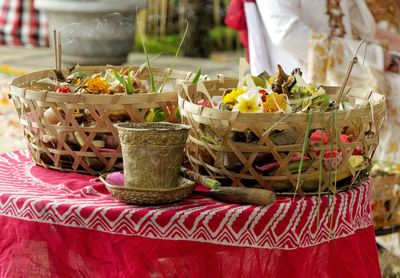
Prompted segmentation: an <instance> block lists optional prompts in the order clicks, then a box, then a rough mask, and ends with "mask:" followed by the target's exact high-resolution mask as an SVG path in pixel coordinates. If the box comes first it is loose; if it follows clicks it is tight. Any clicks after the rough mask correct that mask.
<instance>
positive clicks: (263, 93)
mask: <svg viewBox="0 0 400 278" xmlns="http://www.w3.org/2000/svg"><path fill="white" fill-rule="evenodd" d="M258 92H259V93H260V94H261V100H262V102H264V101H265V100H266V98H267V91H266V90H264V89H260V90H258Z"/></svg>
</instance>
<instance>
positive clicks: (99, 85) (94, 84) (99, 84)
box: [86, 76, 109, 94]
mask: <svg viewBox="0 0 400 278" xmlns="http://www.w3.org/2000/svg"><path fill="white" fill-rule="evenodd" d="M86 86H87V87H86V89H87V90H88V91H89V92H91V93H93V94H99V93H108V87H109V84H108V82H107V81H105V80H103V79H101V78H100V77H99V76H93V77H92V78H90V79H89V80H88V82H87V85H86Z"/></svg>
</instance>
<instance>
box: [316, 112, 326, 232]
mask: <svg viewBox="0 0 400 278" xmlns="http://www.w3.org/2000/svg"><path fill="white" fill-rule="evenodd" d="M324 129H325V113H324V111H322V113H321V141H320V145H321V146H322V145H323V144H324V136H322V132H323V131H324ZM323 157H324V154H323V151H320V153H319V179H318V198H317V199H318V203H317V227H319V224H320V221H321V219H320V209H321V186H322V167H323V166H322V160H323Z"/></svg>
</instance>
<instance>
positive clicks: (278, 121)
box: [261, 112, 293, 136]
mask: <svg viewBox="0 0 400 278" xmlns="http://www.w3.org/2000/svg"><path fill="white" fill-rule="evenodd" d="M291 114H293V112H289V113H287V114H285V116H283V117H282V118H280V119H279V120H277V121H276V122H275V123H274V124H273V125H272V126H271V127H270V128H268V130H266V131H265V132H264V133H263V134H262V135H261V136H265V135H267V134H268V133H270V132H271V130H273V129H274V128H275V127H276V126H277V125H278V124H279V123H280V122H282V121H283V120H284V119H286V118H287V117H289V116H290V115H291Z"/></svg>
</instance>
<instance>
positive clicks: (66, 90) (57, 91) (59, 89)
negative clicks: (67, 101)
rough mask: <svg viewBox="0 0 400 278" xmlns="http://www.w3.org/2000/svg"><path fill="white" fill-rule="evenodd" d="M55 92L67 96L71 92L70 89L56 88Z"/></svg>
mask: <svg viewBox="0 0 400 278" xmlns="http://www.w3.org/2000/svg"><path fill="white" fill-rule="evenodd" d="M53 92H56V93H64V94H66V93H70V92H71V91H70V89H69V88H68V87H56V88H54V89H53Z"/></svg>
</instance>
